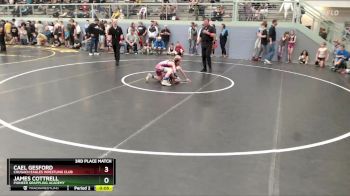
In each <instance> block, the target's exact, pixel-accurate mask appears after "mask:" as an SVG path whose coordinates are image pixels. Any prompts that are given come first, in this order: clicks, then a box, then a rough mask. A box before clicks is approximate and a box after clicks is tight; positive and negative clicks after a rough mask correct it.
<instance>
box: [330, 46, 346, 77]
mask: <svg viewBox="0 0 350 196" xmlns="http://www.w3.org/2000/svg"><path fill="white" fill-rule="evenodd" d="M348 60H349V52H348V51H347V50H345V45H344V44H341V45H340V47H339V49H338V50H337V52H336V56H335V59H334V67H333V70H334V71H340V72H342V71H344V70H345V69H346V68H347V65H346V61H348Z"/></svg>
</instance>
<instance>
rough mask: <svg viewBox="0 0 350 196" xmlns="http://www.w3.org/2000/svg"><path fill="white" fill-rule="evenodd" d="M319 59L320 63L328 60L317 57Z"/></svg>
mask: <svg viewBox="0 0 350 196" xmlns="http://www.w3.org/2000/svg"><path fill="white" fill-rule="evenodd" d="M317 59H318V60H319V61H324V60H326V58H321V57H317Z"/></svg>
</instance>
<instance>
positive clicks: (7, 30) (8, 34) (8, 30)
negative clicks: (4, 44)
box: [4, 21, 12, 41]
mask: <svg viewBox="0 0 350 196" xmlns="http://www.w3.org/2000/svg"><path fill="white" fill-rule="evenodd" d="M11 27H12V24H11V22H10V21H6V23H5V25H4V32H5V41H6V39H7V40H10V39H11V38H12V36H11Z"/></svg>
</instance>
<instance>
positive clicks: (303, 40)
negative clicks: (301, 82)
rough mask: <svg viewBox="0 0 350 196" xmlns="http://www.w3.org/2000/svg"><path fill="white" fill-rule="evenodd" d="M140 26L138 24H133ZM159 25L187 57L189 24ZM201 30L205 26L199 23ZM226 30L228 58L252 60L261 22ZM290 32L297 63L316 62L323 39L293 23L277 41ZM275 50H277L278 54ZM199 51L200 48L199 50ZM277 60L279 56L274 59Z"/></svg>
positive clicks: (282, 27) (281, 28) (283, 26)
mask: <svg viewBox="0 0 350 196" xmlns="http://www.w3.org/2000/svg"><path fill="white" fill-rule="evenodd" d="M11 19H12V18H5V20H11ZM22 19H23V20H28V19H30V20H41V21H42V22H44V21H55V20H57V19H54V18H22ZM60 20H63V21H65V22H66V21H68V19H60ZM76 21H77V22H78V23H79V24H80V26H81V27H82V28H83V27H84V24H85V23H86V19H76ZM131 22H133V21H132V20H123V21H119V22H118V25H119V26H121V27H122V29H123V32H124V34H125V33H126V29H127V27H128V26H129V25H130V23H131ZM134 22H136V23H137V22H138V21H134ZM142 22H143V23H144V24H145V25H146V27H147V26H149V24H150V21H148V20H143V21H142ZM158 23H159V25H160V29H161V28H163V26H164V25H165V24H166V25H168V28H169V29H170V31H171V33H172V35H171V39H170V42H174V43H175V42H176V41H180V42H181V43H182V44H183V46H184V47H185V50H186V53H187V52H188V46H189V43H188V40H187V38H188V35H187V31H188V28H189V26H190V22H189V21H158ZM197 24H198V26H199V27H200V26H201V24H202V22H197ZM225 24H226V27H227V29H228V30H229V38H228V41H227V45H226V48H227V53H228V55H229V58H231V59H251V56H252V53H253V47H254V43H255V40H256V32H257V29H258V27H259V25H260V22H230V23H225ZM215 25H216V28H217V35H218V34H219V33H220V32H221V23H215ZM270 25H271V21H269V25H268V26H270ZM290 29H295V30H296V32H297V44H296V48H295V52H294V55H293V56H294V57H293V59H294V60H297V58H298V56H299V54H300V53H301V51H302V50H304V49H306V50H308V51H309V54H310V57H311V59H312V60H313V59H314V58H315V52H316V50H317V48H318V46H319V44H320V43H321V42H322V41H323V40H322V38H320V37H318V36H317V35H314V33H313V32H311V31H310V30H308V29H307V28H306V27H304V26H302V25H299V24H293V23H279V25H278V26H277V28H276V30H277V38H278V39H279V38H280V37H281V35H282V34H283V33H284V32H285V31H289V30H290ZM277 48H278V47H277V46H276V50H277ZM199 51H200V48H199ZM215 55H216V56H221V49H220V46H219V47H218V48H217V49H216V51H215ZM275 58H276V56H275Z"/></svg>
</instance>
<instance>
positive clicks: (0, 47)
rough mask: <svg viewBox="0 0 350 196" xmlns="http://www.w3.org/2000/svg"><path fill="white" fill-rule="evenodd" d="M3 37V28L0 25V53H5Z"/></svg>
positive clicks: (4, 35)
mask: <svg viewBox="0 0 350 196" xmlns="http://www.w3.org/2000/svg"><path fill="white" fill-rule="evenodd" d="M5 37H6V33H5V28H4V27H3V26H1V25H0V52H6V43H5Z"/></svg>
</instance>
